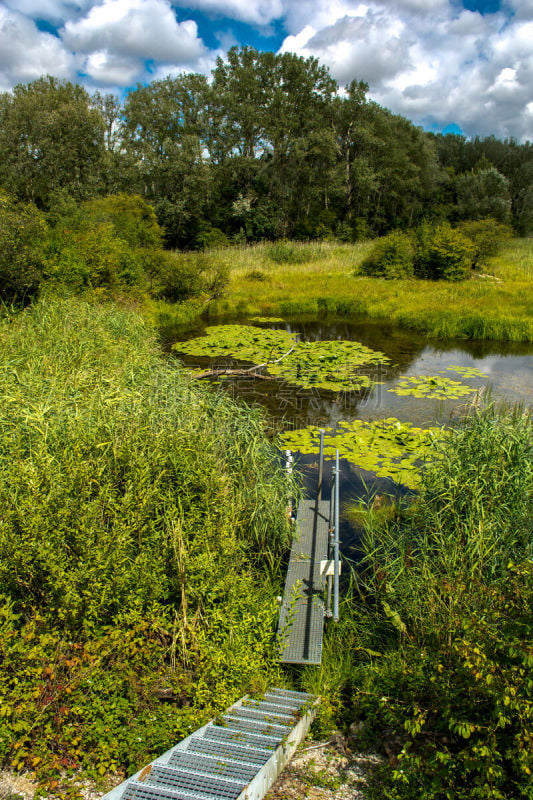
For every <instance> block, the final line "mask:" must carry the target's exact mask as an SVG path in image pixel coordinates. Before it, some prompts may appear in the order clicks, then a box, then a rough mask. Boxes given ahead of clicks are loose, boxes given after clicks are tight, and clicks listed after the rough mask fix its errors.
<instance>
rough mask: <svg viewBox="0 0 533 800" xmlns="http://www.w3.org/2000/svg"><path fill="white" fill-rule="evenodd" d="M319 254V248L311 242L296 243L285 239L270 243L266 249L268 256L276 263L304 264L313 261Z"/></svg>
mask: <svg viewBox="0 0 533 800" xmlns="http://www.w3.org/2000/svg"><path fill="white" fill-rule="evenodd" d="M319 254H320V249H319V247H318V246H317V245H313V244H303V243H302V244H296V243H295V242H289V241H287V240H286V239H280V240H279V241H278V242H274V244H272V245H270V247H269V248H268V250H267V255H268V257H269V258H270V259H271V260H272V261H274V263H276V264H306V263H308V262H309V261H313V260H314V259H316V258H317V257H318V256H319Z"/></svg>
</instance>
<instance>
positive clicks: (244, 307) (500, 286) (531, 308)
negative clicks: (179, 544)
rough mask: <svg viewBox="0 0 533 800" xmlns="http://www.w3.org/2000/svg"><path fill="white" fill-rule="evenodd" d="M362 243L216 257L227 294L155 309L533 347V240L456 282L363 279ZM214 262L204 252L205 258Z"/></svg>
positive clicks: (184, 317) (179, 317)
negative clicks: (323, 316) (347, 324)
mask: <svg viewBox="0 0 533 800" xmlns="http://www.w3.org/2000/svg"><path fill="white" fill-rule="evenodd" d="M371 246H372V245H371V243H370V242H363V243H360V244H354V245H350V244H334V243H317V244H296V243H290V244H283V243H278V244H270V245H269V244H261V245H255V246H252V247H242V248H230V249H223V250H213V251H209V252H208V254H207V257H208V258H209V259H210V260H211V261H212V262H213V264H217V265H220V266H227V267H228V268H229V270H230V281H229V285H228V287H227V289H226V290H225V292H224V294H223V295H222V297H221V298H219V299H218V300H215V301H213V302H211V303H209V304H208V305H206V306H203V307H202V306H201V305H196V306H195V307H194V309H193V311H192V313H191V307H190V306H188V305H187V304H182V305H179V306H174V307H173V306H170V305H168V304H163V303H153V304H152V306H151V313H152V314H153V315H154V316H155V317H156V318H157V319H158V320H159V321H160V322H161V323H163V324H171V323H172V322H187V321H190V319H191V317H194V315H195V314H196V313H198V311H200V313H202V312H203V314H204V315H207V316H208V317H209V318H210V319H219V318H223V317H235V316H242V317H246V316H252V315H256V314H259V315H275V316H278V315H279V316H290V315H295V314H307V313H309V314H316V313H328V314H331V315H336V316H342V317H355V316H357V317H368V318H373V319H386V320H388V321H390V322H395V323H397V324H398V325H400V326H402V327H403V328H406V329H411V330H414V331H419V332H422V333H427V334H429V335H430V336H434V337H460V338H469V339H495V340H497V339H500V340H509V341H533V291H532V283H533V240H531V239H515V240H512V241H511V242H509V243H507V245H506V246H505V248H504V250H503V252H502V253H501V254H500V255H498V256H496V257H493V258H491V259H490V260H489V263H488V264H487V267H486V269H485V275H482V276H479V275H476V276H475V277H473V278H472V279H470V280H468V281H461V282H458V283H448V282H445V281H427V280H393V281H390V280H389V281H388V280H385V279H382V278H370V277H363V276H361V275H360V274H359V267H360V264H361V262H362V260H363V258H364V257H365V255H367V254H368V252H369V249H370V248H371ZM205 257H206V256H205V255H204V254H202V258H205Z"/></svg>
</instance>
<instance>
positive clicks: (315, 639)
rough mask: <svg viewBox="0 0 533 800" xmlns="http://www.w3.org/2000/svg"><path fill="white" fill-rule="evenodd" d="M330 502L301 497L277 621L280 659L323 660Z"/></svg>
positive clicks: (297, 661)
mask: <svg viewBox="0 0 533 800" xmlns="http://www.w3.org/2000/svg"><path fill="white" fill-rule="evenodd" d="M328 535H329V502H326V501H324V500H320V501H317V500H302V501H301V502H300V505H299V506H298V514H297V516H296V536H295V538H294V541H293V543H292V548H291V554H290V559H289V567H288V570H287V577H286V580H285V591H284V594H283V601H282V605H281V613H280V618H279V625H278V639H279V646H280V661H283V662H285V663H290V664H320V662H321V661H322V638H323V634H324V613H325V612H324V603H323V601H322V597H321V596H322V593H323V591H324V578H323V577H322V575H321V573H320V562H321V561H323V560H325V559H327V555H328Z"/></svg>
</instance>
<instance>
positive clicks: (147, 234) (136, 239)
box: [81, 193, 163, 248]
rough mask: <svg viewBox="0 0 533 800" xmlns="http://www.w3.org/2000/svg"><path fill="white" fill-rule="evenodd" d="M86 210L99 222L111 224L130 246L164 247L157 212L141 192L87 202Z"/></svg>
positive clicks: (83, 211)
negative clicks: (140, 194)
mask: <svg viewBox="0 0 533 800" xmlns="http://www.w3.org/2000/svg"><path fill="white" fill-rule="evenodd" d="M81 210H82V213H83V214H87V215H88V216H89V217H91V219H92V220H93V221H94V223H95V224H97V225H98V224H100V223H111V225H112V226H113V229H114V231H115V233H116V235H117V237H118V238H119V239H122V241H124V242H126V243H127V244H128V245H129V246H130V247H133V248H137V247H150V248H158V247H161V245H162V242H163V231H162V230H161V228H160V227H159V224H158V222H157V217H156V215H155V211H154V209H153V208H152V206H151V205H149V203H147V202H146V200H143V198H142V197H140V196H139V195H138V194H124V193H120V194H114V195H109V196H108V197H101V198H97V199H95V200H89V201H88V202H86V203H83V205H82V207H81Z"/></svg>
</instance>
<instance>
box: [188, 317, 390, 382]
mask: <svg viewBox="0 0 533 800" xmlns="http://www.w3.org/2000/svg"><path fill="white" fill-rule="evenodd" d="M260 319H261V318H260ZM173 349H174V350H177V351H178V352H180V353H187V354H189V355H193V356H210V357H212V358H217V357H225V358H234V359H238V360H240V361H251V362H252V363H255V364H263V365H268V366H267V368H268V371H269V372H270V373H271V374H272V375H277V376H278V377H280V378H283V379H284V380H286V381H288V382H289V383H294V384H297V385H298V386H304V387H306V388H310V387H315V388H320V389H329V390H330V391H332V392H339V391H359V390H360V389H362V388H367V387H369V386H372V385H373V381H372V379H371V378H370V377H369V376H368V375H364V374H361V372H360V369H361V367H365V369H368V367H376V366H377V365H380V364H385V363H387V362H388V360H389V359H388V358H387V356H385V355H384V354H383V353H380V352H379V351H375V350H371V349H370V348H369V347H365V346H364V345H363V344H361V343H360V342H349V341H339V340H335V341H322V342H298V341H296V339H295V337H294V336H293V335H292V334H290V333H288V332H287V331H285V330H272V329H270V328H257V327H254V326H250V325H213V326H210V327H208V328H206V335H205V336H201V337H199V338H195V339H188V340H187V341H185V342H176V343H175V344H174V345H173Z"/></svg>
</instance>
